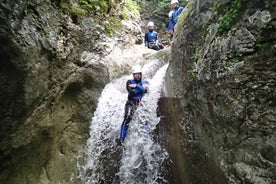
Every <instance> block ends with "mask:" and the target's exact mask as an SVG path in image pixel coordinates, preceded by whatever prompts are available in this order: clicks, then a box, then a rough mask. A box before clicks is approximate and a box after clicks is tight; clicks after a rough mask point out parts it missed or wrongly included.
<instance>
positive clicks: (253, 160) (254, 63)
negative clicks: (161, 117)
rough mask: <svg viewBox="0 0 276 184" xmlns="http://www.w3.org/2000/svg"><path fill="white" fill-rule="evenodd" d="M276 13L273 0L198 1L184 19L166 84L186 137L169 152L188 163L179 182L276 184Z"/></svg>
mask: <svg viewBox="0 0 276 184" xmlns="http://www.w3.org/2000/svg"><path fill="white" fill-rule="evenodd" d="M275 10H276V2H275V1H272V0H262V1H260V0H253V1H243V0H235V1H230V0H223V1H212V0H193V1H190V2H189V3H188V6H187V7H186V8H185V10H184V12H183V13H182V15H181V18H180V20H179V22H178V25H177V27H176V33H175V38H174V42H173V45H172V56H171V62H170V66H169V68H168V71H167V81H166V86H167V89H168V90H167V93H166V96H167V97H168V99H171V100H168V102H167V105H168V106H170V108H168V109H172V110H174V112H175V111H176V112H179V114H178V113H173V114H174V115H171V116H173V117H171V119H172V120H174V121H173V122H170V123H174V124H173V125H171V126H169V127H171V129H170V131H171V132H173V133H175V135H176V136H178V137H181V138H180V139H175V137H174V136H170V140H169V142H172V140H173V139H174V140H175V142H174V143H173V144H171V145H170V147H171V149H172V150H180V151H178V153H179V152H181V151H182V152H183V154H178V155H174V156H173V157H174V158H172V160H173V161H175V162H174V165H175V167H176V168H177V167H180V166H181V164H182V162H183V161H182V162H178V161H179V160H188V163H190V164H191V165H187V164H186V166H185V167H187V168H186V170H187V171H189V173H188V174H187V173H186V175H187V176H184V178H182V181H184V180H189V177H190V179H191V180H190V181H189V182H187V183H224V182H222V181H225V180H226V181H227V182H228V183H263V184H269V183H274V182H275V180H276V178H275V165H276V157H275V155H276V133H275V132H276V131H275V129H276V127H275V120H276V110H275V105H276V104H275V86H276V85H275V80H276V73H275V71H276V62H275V61H276V55H275V53H276V34H275V31H276V22H275V20H276V11H275ZM174 99H177V100H174ZM165 104H166V103H165ZM175 114H177V115H175ZM176 127H177V128H176ZM193 150H194V152H197V153H198V154H199V155H201V156H198V157H197V158H195V156H193V154H194V153H193ZM199 152H200V153H199ZM191 158H194V159H191ZM191 166H192V167H191ZM201 166H204V167H201ZM206 167H207V168H206ZM202 168H204V169H202ZM210 170H213V171H215V172H216V173H222V174H218V176H214V177H213V178H212V179H211V180H210V178H209V179H208V177H204V172H206V171H210ZM176 172H177V171H176ZM192 173H197V176H194V175H193V174H192ZM177 175H178V176H179V173H177ZM191 176H194V178H191ZM218 181H220V182H218ZM175 183H177V182H175ZM184 183H185V182H184Z"/></svg>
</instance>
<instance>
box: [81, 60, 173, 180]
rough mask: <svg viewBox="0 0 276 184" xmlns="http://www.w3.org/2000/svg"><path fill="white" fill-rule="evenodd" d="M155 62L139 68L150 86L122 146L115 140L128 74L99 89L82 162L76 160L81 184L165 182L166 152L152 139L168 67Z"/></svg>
mask: <svg viewBox="0 0 276 184" xmlns="http://www.w3.org/2000/svg"><path fill="white" fill-rule="evenodd" d="M158 65H160V62H159V64H158V60H157V61H156V60H152V61H151V62H150V63H148V64H146V65H145V66H144V68H143V71H145V72H143V73H145V75H146V76H147V77H150V76H153V77H152V78H151V79H148V78H147V80H148V81H149V83H150V89H149V92H148V93H147V94H145V96H144V97H143V99H142V102H141V105H139V107H138V108H137V110H136V112H135V113H134V116H133V119H132V121H131V122H130V124H129V129H128V135H127V137H126V140H125V142H124V143H123V144H124V148H123V147H122V146H117V145H116V143H115V139H116V138H118V136H119V132H120V127H121V123H122V121H123V115H124V104H125V102H126V99H127V91H126V87H125V83H126V81H127V80H128V79H130V78H132V76H124V77H122V78H120V79H116V80H114V81H112V82H111V83H109V84H108V85H107V86H106V87H105V89H104V90H103V92H102V94H101V97H100V99H99V103H98V107H97V109H96V111H95V113H94V117H93V118H92V122H91V127H90V138H89V139H88V141H87V148H86V151H85V154H84V156H83V157H84V161H83V163H80V162H79V163H78V168H79V170H80V178H81V180H82V181H83V183H87V184H88V183H89V184H94V183H95V184H96V183H97V184H99V183H114V184H117V183H120V184H129V183H132V184H140V183H141V184H142V183H143V184H145V183H149V184H154V183H156V184H157V183H158V184H160V183H168V182H167V181H166V177H165V176H164V175H165V174H164V173H166V172H167V168H166V167H165V164H164V163H165V162H166V161H167V159H168V153H167V152H166V150H165V149H164V148H162V147H161V145H159V144H158V143H157V142H156V141H155V140H154V138H153V132H154V130H155V129H156V125H157V124H158V123H159V118H158V117H157V115H156V109H157V102H158V99H159V97H160V94H161V90H162V89H161V88H162V83H163V78H164V76H165V72H166V69H167V67H168V64H165V65H164V66H162V67H161V68H160V69H158V68H159V67H160V66H158ZM153 66H154V67H153ZM156 70H158V71H157V72H156ZM155 72H156V73H155ZM145 75H144V76H145Z"/></svg>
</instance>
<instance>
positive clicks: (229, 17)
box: [218, 0, 243, 35]
mask: <svg viewBox="0 0 276 184" xmlns="http://www.w3.org/2000/svg"><path fill="white" fill-rule="evenodd" d="M242 3H243V1H242V0H234V1H231V8H230V10H229V11H227V12H226V13H225V14H224V15H223V17H222V18H221V19H220V20H219V22H218V24H219V26H218V34H219V35H222V34H223V33H224V32H226V31H228V30H230V29H231V27H232V24H233V22H234V21H235V20H236V19H237V17H238V15H239V12H240V10H241V8H242Z"/></svg>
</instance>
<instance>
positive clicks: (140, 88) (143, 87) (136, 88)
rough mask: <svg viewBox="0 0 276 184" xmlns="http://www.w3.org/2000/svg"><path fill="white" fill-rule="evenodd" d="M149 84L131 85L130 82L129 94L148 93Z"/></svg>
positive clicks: (128, 86)
mask: <svg viewBox="0 0 276 184" xmlns="http://www.w3.org/2000/svg"><path fill="white" fill-rule="evenodd" d="M146 83H148V82H147V81H145V82H144V83H143V84H131V83H130V82H129V84H128V83H127V90H128V92H129V93H132V94H135V95H136V94H138V93H146V92H147V90H148V84H146Z"/></svg>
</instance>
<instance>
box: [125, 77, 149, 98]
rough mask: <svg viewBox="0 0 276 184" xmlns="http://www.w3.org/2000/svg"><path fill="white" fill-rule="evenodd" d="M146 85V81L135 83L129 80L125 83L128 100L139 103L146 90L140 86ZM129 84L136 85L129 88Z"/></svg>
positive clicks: (135, 81) (133, 80)
mask: <svg viewBox="0 0 276 184" xmlns="http://www.w3.org/2000/svg"><path fill="white" fill-rule="evenodd" d="M145 83H148V82H147V81H146V80H140V81H137V80H135V79H130V80H128V81H127V83H126V88H127V91H128V100H130V101H141V99H142V97H143V95H144V94H145V93H146V92H147V90H146V89H145V88H144V87H143V86H142V85H143V84H145ZM129 84H137V85H136V87H135V88H130V87H129Z"/></svg>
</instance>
